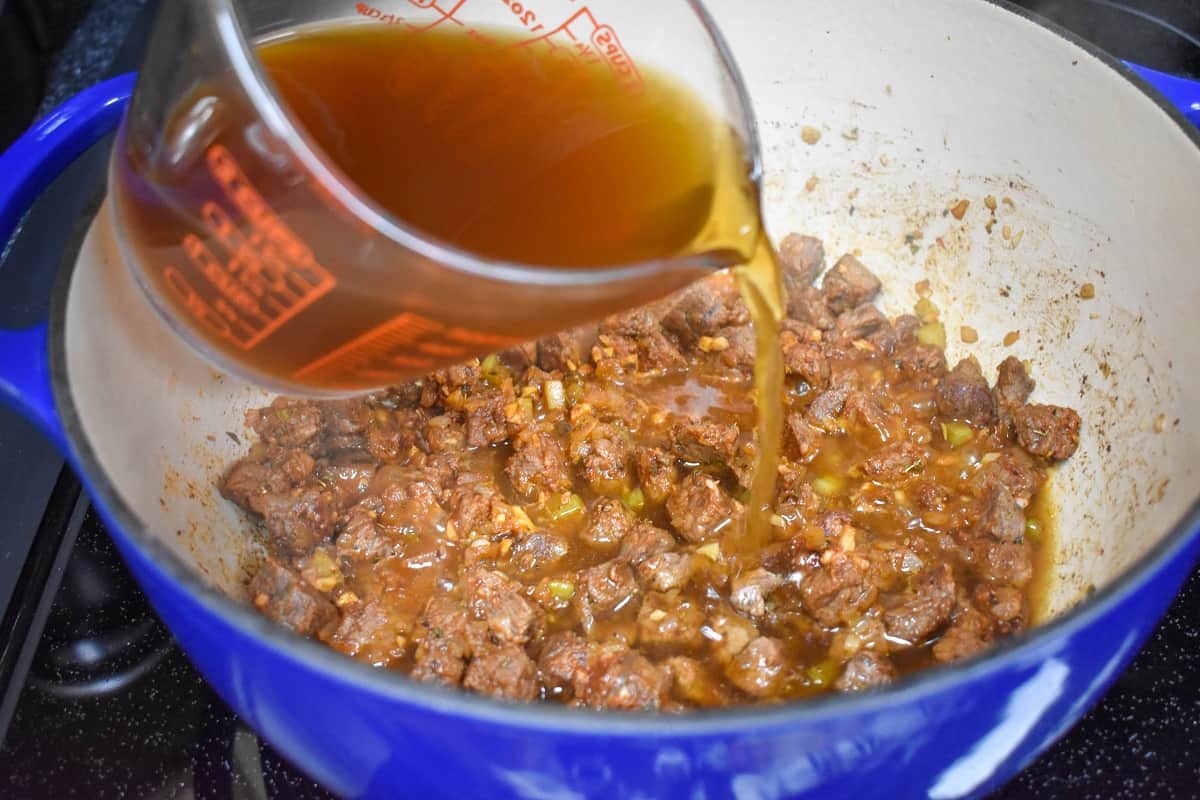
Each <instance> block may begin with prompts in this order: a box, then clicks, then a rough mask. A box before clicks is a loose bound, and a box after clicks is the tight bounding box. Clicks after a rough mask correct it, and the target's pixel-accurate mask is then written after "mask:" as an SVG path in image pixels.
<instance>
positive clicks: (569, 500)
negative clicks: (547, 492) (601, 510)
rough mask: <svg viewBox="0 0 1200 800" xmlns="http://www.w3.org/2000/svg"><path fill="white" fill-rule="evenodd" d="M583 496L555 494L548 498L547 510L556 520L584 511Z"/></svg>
mask: <svg viewBox="0 0 1200 800" xmlns="http://www.w3.org/2000/svg"><path fill="white" fill-rule="evenodd" d="M583 510H584V504H583V498H582V497H580V496H579V495H577V494H568V493H565V492H564V493H563V494H554V495H551V496H550V497H549V498H548V499H547V500H546V512H547V513H548V514H550V518H551V519H552V520H554V521H555V522H559V521H561V520H564V519H567V518H569V517H573V516H575V515H576V514H581V513H583Z"/></svg>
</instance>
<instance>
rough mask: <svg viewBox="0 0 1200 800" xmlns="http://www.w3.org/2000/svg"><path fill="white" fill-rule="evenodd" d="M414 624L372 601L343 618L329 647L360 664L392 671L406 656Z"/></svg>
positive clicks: (410, 620)
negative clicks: (365, 663)
mask: <svg viewBox="0 0 1200 800" xmlns="http://www.w3.org/2000/svg"><path fill="white" fill-rule="evenodd" d="M412 621H413V620H412V619H411V617H406V616H405V615H403V614H397V613H396V610H395V609H393V608H391V607H389V606H388V605H387V604H386V603H377V602H374V601H371V602H368V603H367V604H366V605H363V606H361V607H359V608H356V609H354V610H353V611H350V612H349V613H347V614H346V615H345V616H344V617H343V618H342V624H341V625H339V626H338V629H337V632H336V633H334V635H333V638H332V639H331V640H330V644H332V645H333V646H334V647H335V648H336V649H338V650H340V651H341V652H343V653H346V654H347V655H351V656H354V657H355V658H357V659H359V660H360V661H365V662H367V663H368V664H372V665H374V666H377V667H384V668H386V667H390V666H392V665H393V664H394V663H395V662H396V661H398V660H399V659H401V658H402V657H403V656H404V652H405V649H406V646H407V633H408V632H409V628H410V627H411V625H412Z"/></svg>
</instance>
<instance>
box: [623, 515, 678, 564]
mask: <svg viewBox="0 0 1200 800" xmlns="http://www.w3.org/2000/svg"><path fill="white" fill-rule="evenodd" d="M675 544H676V542H675V537H674V536H672V535H671V534H670V532H669V531H664V530H663V529H662V528H660V527H658V526H657V525H652V524H651V523H649V522H646V521H645V520H641V521H639V522H638V523H637V524H636V525H634V526H633V530H631V531H630V532H629V535H628V536H626V537H625V538H624V539H623V540H622V541H621V550H620V552H619V553H618V554H617V557H618V558H621V559H623V560H625V561H628V562H629V563H630V564H633V565H634V566H637V565H638V564H641V563H642V562H643V561H645V560H646V559H647V558H650V557H651V556H653V555H657V554H659V553H665V552H667V551H668V550H671V549H673V548H674V547H675Z"/></svg>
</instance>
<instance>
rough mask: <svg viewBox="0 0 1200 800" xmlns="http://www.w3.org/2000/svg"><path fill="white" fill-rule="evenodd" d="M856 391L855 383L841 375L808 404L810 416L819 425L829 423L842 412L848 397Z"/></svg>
mask: <svg viewBox="0 0 1200 800" xmlns="http://www.w3.org/2000/svg"><path fill="white" fill-rule="evenodd" d="M852 391H854V384H853V382H852V381H851V380H849V379H848V378H843V377H842V376H839V378H838V379H837V380H834V381H833V382H832V383H831V384H830V386H829V388H828V389H826V390H825V391H823V392H821V393H820V394H819V395H817V396H816V397H815V398H813V401H812V402H811V403H809V405H808V418H809V420H810V421H812V422H813V423H815V424H817V425H821V426H826V425H829V424H830V423H831V421H832V419H833V418H834V417H836V416H838V415H839V414H841V413H842V408H843V407H845V405H846V398H847V397H849V396H850V393H851V392H852Z"/></svg>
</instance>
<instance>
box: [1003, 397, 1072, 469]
mask: <svg viewBox="0 0 1200 800" xmlns="http://www.w3.org/2000/svg"><path fill="white" fill-rule="evenodd" d="M1081 424H1082V423H1081V421H1080V419H1079V414H1078V413H1077V412H1076V411H1075V409H1072V408H1063V407H1062V406H1047V405H1027V406H1021V407H1020V408H1018V409H1016V410H1015V411H1013V427H1015V428H1016V430H1017V441H1018V442H1020V444H1021V447H1023V448H1025V451H1026V452H1028V453H1029V454H1030V455H1035V456H1041V457H1042V458H1047V459H1050V460H1053V461H1057V460H1060V459H1064V458H1070V457H1071V455H1072V454H1073V453H1074V452H1075V449H1076V448H1077V447H1079V428H1080V425H1081Z"/></svg>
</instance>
